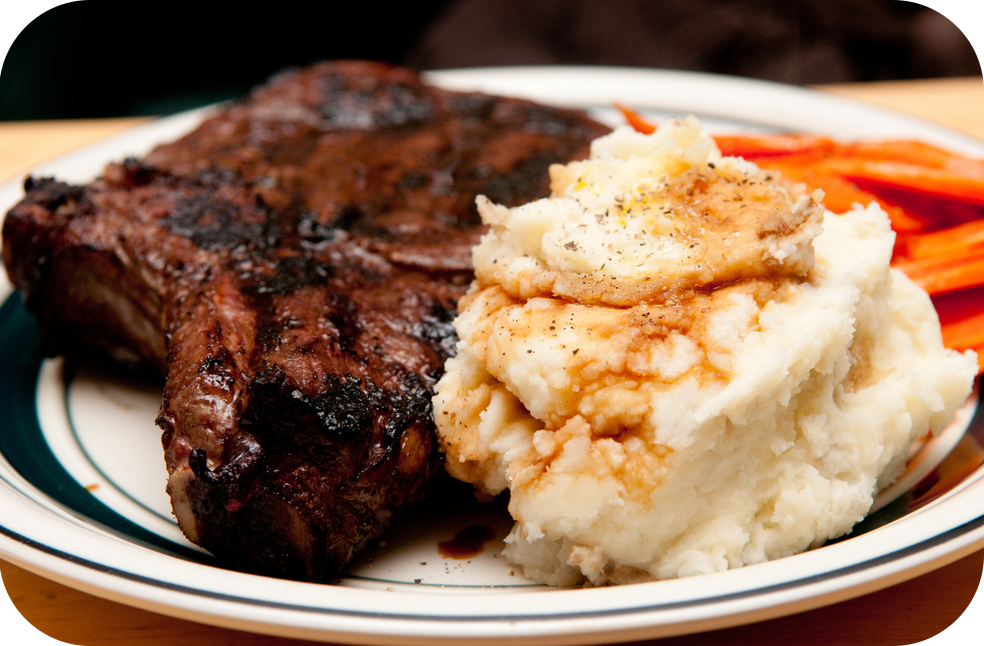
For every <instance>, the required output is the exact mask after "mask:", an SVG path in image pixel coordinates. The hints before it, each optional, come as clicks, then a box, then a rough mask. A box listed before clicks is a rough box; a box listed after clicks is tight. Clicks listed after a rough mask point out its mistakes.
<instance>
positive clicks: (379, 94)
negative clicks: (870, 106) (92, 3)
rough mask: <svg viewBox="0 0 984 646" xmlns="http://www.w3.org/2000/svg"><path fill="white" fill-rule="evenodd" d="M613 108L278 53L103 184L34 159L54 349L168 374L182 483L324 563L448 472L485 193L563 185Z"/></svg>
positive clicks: (230, 557) (308, 566) (185, 525)
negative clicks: (560, 166) (454, 393)
mask: <svg viewBox="0 0 984 646" xmlns="http://www.w3.org/2000/svg"><path fill="white" fill-rule="evenodd" d="M606 131H607V129H606V128H605V127H604V126H601V125H599V124H597V123H594V122H593V121H591V120H590V119H588V118H586V117H585V116H584V115H582V114H580V113H577V112H572V111H565V110H559V109H553V108H547V107H543V106H539V105H535V104H533V103H529V102H526V101H520V100H515V99H504V98H498V97H492V96H486V95H482V94H465V93H455V92H448V91H443V90H439V89H437V88H434V87H430V86H427V85H425V84H423V83H422V82H421V81H420V79H419V78H418V76H417V75H416V74H415V73H413V72H411V71H408V70H405V69H399V68H392V67H387V66H383V65H378V64H372V63H360V62H342V63H323V64H319V65H315V66H312V67H309V68H305V69H301V70H294V71H290V72H287V73H284V74H281V75H279V76H277V77H275V78H274V79H272V80H271V81H270V82H269V83H268V84H266V85H264V86H262V87H260V88H258V89H257V90H255V91H254V92H253V93H252V94H251V95H250V96H249V97H247V98H245V99H243V100H241V101H239V102H237V103H234V104H232V105H230V106H228V107H226V108H225V109H223V110H222V111H221V113H219V114H218V115H217V116H215V117H213V118H211V119H209V120H207V121H206V122H205V123H203V124H202V125H201V126H200V127H199V128H198V129H197V130H195V131H194V132H192V133H191V134H189V135H187V136H185V137H183V138H182V139H180V140H178V141H176V142H174V143H171V144H167V145H163V146H160V147H158V148H157V149H155V150H154V151H153V152H151V153H150V154H149V155H148V156H147V157H146V158H144V159H143V160H127V161H125V162H122V163H119V164H110V165H109V166H107V168H106V169H105V172H104V174H103V176H102V177H101V178H100V179H98V180H96V181H95V182H93V183H91V184H89V185H86V186H69V185H66V184H63V183H60V182H57V181H55V180H52V179H30V180H28V182H27V184H26V187H25V188H26V192H27V195H26V197H25V198H24V200H23V201H22V202H21V203H19V204H18V205H17V206H15V207H14V208H13V209H12V210H11V211H10V212H9V213H8V215H7V217H6V220H5V223H4V229H3V257H4V262H5V264H6V267H7V271H8V274H9V276H10V277H11V279H12V280H13V282H14V283H15V285H16V286H17V287H18V288H19V289H20V290H21V291H22V292H23V294H24V296H25V303H26V304H27V307H28V308H29V309H30V310H31V311H32V312H34V314H35V315H36V317H37V319H38V323H39V325H40V327H41V330H42V336H43V342H44V344H45V345H44V347H45V350H46V351H47V352H48V353H50V354H54V353H68V352H72V351H73V350H74V349H76V348H78V347H81V346H89V347H96V348H99V349H101V350H103V351H105V352H107V353H109V354H110V355H111V356H113V357H115V358H116V359H118V360H122V361H126V362H132V363H144V364H149V365H151V366H155V367H156V368H158V369H159V370H160V371H161V372H162V373H163V374H164V375H165V376H166V382H165V390H164V395H163V400H162V404H161V409H160V414H159V417H158V420H157V422H158V424H159V425H160V426H161V428H162V429H163V444H164V449H165V460H166V464H167V471H168V474H169V481H168V491H169V494H170V496H171V500H172V505H173V508H174V512H175V516H176V518H177V519H178V523H179V525H180V527H181V529H182V530H183V531H184V532H185V534H186V535H187V536H188V538H189V539H191V540H192V541H194V542H195V543H198V544H200V545H202V546H203V547H205V548H206V549H208V550H209V551H211V552H212V553H213V554H214V555H215V556H216V557H218V558H219V559H220V560H221V561H222V562H223V563H224V564H226V565H227V566H229V567H233V568H237V569H242V570H246V571H250V572H256V573H262V574H268V575H273V576H280V577H287V578H294V579H302V580H310V581H326V580H330V579H331V578H332V577H334V576H336V575H337V574H338V573H339V571H340V570H341V568H342V567H344V565H345V564H346V563H347V562H348V561H349V560H350V559H351V558H352V557H353V555H354V554H356V553H357V552H358V551H359V550H360V549H362V548H363V547H364V546H365V545H366V544H367V543H368V542H369V541H371V540H372V539H373V538H375V537H377V536H379V534H380V533H381V532H382V531H383V529H384V528H385V527H387V526H388V525H389V524H390V523H391V522H393V521H394V520H395V519H396V518H398V517H399V516H400V515H401V514H402V513H403V511H404V510H405V509H406V507H407V506H408V505H409V504H410V503H412V502H413V501H415V500H416V499H418V498H419V497H420V496H421V495H422V493H423V490H424V488H425V486H426V485H427V483H428V482H429V481H430V480H431V478H432V476H433V475H435V474H436V473H437V472H438V471H439V467H440V459H441V457H440V454H439V452H438V450H437V443H436V441H435V436H434V428H433V421H432V419H431V405H430V398H431V389H432V387H433V385H434V383H435V381H436V380H437V379H438V378H439V377H440V374H441V372H442V370H443V365H444V361H445V359H447V358H448V356H450V355H451V354H452V352H453V350H454V343H455V340H456V339H455V337H454V331H453V328H452V327H451V324H450V322H451V319H452V318H453V316H454V313H455V308H456V302H457V299H458V298H459V297H460V296H461V295H462V294H463V293H464V290H465V288H466V286H467V284H468V283H469V281H470V278H471V264H470V249H471V246H472V245H473V243H474V242H475V241H476V240H477V239H478V237H479V236H480V235H481V228H480V223H479V220H478V218H477V216H476V213H475V207H474V201H475V196H476V195H477V194H480V193H481V194H486V195H488V196H489V197H491V198H492V199H494V200H496V201H499V202H502V203H505V204H510V205H515V204H517V203H520V202H524V201H528V200H531V199H535V198H538V197H541V196H544V195H546V194H547V193H548V192H549V187H548V176H547V166H548V165H549V164H550V163H553V162H562V161H566V160H569V159H574V158H578V157H584V156H586V155H587V152H588V144H589V142H590V141H591V140H592V139H594V138H595V137H597V136H599V135H601V134H603V133H605V132H606Z"/></svg>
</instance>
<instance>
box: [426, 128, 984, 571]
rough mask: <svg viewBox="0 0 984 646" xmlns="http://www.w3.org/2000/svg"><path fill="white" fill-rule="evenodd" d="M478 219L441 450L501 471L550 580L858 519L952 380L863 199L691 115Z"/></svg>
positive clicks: (716, 567) (762, 552) (522, 560)
mask: <svg viewBox="0 0 984 646" xmlns="http://www.w3.org/2000/svg"><path fill="white" fill-rule="evenodd" d="M551 179H552V185H551V187H552V191H553V195H552V197H551V198H549V199H545V200H540V201H537V202H533V203H531V204H527V205H524V206H521V207H518V208H515V209H506V208H504V207H501V206H497V205H495V204H492V203H491V202H489V201H488V200H486V199H484V198H480V199H479V212H480V213H481V215H482V217H483V219H484V220H485V222H486V223H487V224H489V225H490V226H491V230H490V231H489V233H488V234H487V235H486V236H485V237H484V238H483V240H482V242H481V244H480V245H479V246H478V247H477V248H476V249H475V252H474V258H475V265H476V276H477V280H476V282H475V284H474V285H473V288H472V290H471V291H470V292H469V294H468V296H467V297H466V298H465V299H463V300H462V303H461V304H460V307H459V309H460V315H459V317H458V318H457V319H456V321H455V327H456V329H457V331H458V335H459V337H460V339H461V341H460V343H459V345H458V354H457V356H456V357H455V358H453V359H451V360H450V361H449V362H448V365H447V373H446V375H445V376H444V378H443V379H442V380H441V382H440V383H439V384H438V392H437V395H436V397H435V400H434V403H435V418H436V421H437V427H438V432H439V436H440V439H441V443H442V445H443V447H444V449H445V451H446V456H447V468H448V470H449V471H450V473H451V474H452V475H453V476H455V477H456V478H459V479H461V480H464V481H467V482H470V483H472V484H474V486H475V487H476V490H477V491H478V492H480V493H482V494H484V495H490V496H491V495H496V494H498V493H500V492H502V491H504V490H506V489H508V490H509V492H510V502H509V510H510V513H511V514H512V516H513V518H514V519H515V521H516V525H515V527H514V529H513V531H512V533H511V534H510V536H509V537H508V539H507V545H506V548H505V552H504V553H505V555H506V557H507V558H508V559H509V560H510V561H512V562H513V563H515V564H516V565H518V566H520V567H522V569H523V571H524V573H525V574H526V576H528V577H530V578H532V579H534V580H537V581H541V582H544V583H548V584H551V585H573V584H578V583H584V582H586V581H587V582H590V583H591V584H594V585H601V584H605V583H609V582H611V583H624V582H633V581H640V580H650V579H663V578H669V577H677V576H687V575H692V574H698V573H703V572H716V571H721V570H725V569H727V568H733V567H739V566H742V565H746V564H751V563H759V562H762V561H766V560H769V559H774V558H779V557H782V556H786V555H790V554H794V553H796V552H800V551H802V550H805V549H808V548H810V547H813V546H818V545H820V544H822V543H823V542H824V541H825V540H827V539H829V538H833V537H836V536H839V535H842V534H844V533H846V532H848V531H850V529H851V527H852V526H853V525H854V524H855V523H856V522H858V521H859V520H860V519H861V518H862V517H863V516H864V515H865V514H866V513H867V511H868V509H869V507H870V506H871V503H872V495H873V493H875V492H876V491H877V490H878V489H879V488H880V487H882V486H884V485H887V484H889V483H890V482H891V481H892V480H893V479H894V478H895V477H896V476H897V475H898V474H899V473H900V471H901V469H902V468H903V466H904V460H905V456H906V455H907V450H908V448H909V446H910V444H911V443H912V442H913V441H914V440H915V439H916V438H918V437H920V436H922V435H923V434H925V433H926V432H927V431H928V430H930V429H933V430H938V429H942V428H943V427H944V426H945V425H946V424H947V423H948V422H949V421H950V420H951V418H952V416H953V413H954V411H955V409H956V408H957V407H958V406H960V405H961V404H962V403H963V402H964V401H965V399H966V397H967V396H968V394H969V393H970V389H971V386H972V382H973V379H974V376H975V374H976V372H977V364H976V359H975V357H974V355H973V353H971V352H968V353H967V354H966V355H961V354H958V353H956V352H952V351H948V350H945V349H944V348H943V347H942V343H941V340H940V329H939V323H938V320H937V318H936V314H935V312H934V310H933V307H932V305H931V303H930V300H929V298H928V297H927V295H926V294H925V292H923V291H922V290H920V289H919V288H918V287H916V286H915V285H914V284H913V283H912V282H911V281H909V280H908V279H907V278H906V277H905V276H904V275H902V274H901V273H899V272H897V271H894V270H891V269H890V268H889V265H888V263H889V259H890V257H891V253H892V244H893V239H894V234H893V233H892V231H891V229H890V227H889V222H888V218H887V217H886V215H885V213H884V212H883V211H882V210H881V209H880V208H879V207H878V206H877V205H876V204H872V205H871V206H869V207H868V208H857V209H856V210H854V211H852V212H850V213H847V214H845V215H834V214H832V213H829V212H825V211H824V210H823V209H822V207H821V206H819V204H818V202H819V201H820V200H821V199H822V194H821V193H819V192H817V193H816V194H813V195H801V194H799V192H798V191H797V190H796V189H795V188H794V187H789V186H787V185H785V184H783V183H782V182H780V181H779V180H778V178H776V177H773V176H771V175H769V174H768V173H766V172H764V171H762V170H760V169H758V168H757V167H756V166H754V165H752V164H750V163H748V162H745V161H743V160H741V159H734V158H722V157H721V155H720V153H719V152H718V151H717V149H716V147H715V146H714V143H713V141H712V140H711V139H710V138H708V137H707V136H705V135H703V134H702V133H701V132H700V129H699V124H698V123H697V122H696V121H695V120H693V119H689V120H684V121H680V122H670V123H668V124H665V125H663V126H661V127H660V129H659V130H658V131H657V132H656V133H655V134H653V135H641V134H638V133H635V132H633V131H631V130H629V129H627V128H625V129H618V130H616V131H615V132H614V133H612V134H611V135H608V136H606V137H603V138H601V139H599V140H597V141H596V142H594V144H593V146H592V154H591V158H590V159H589V160H587V161H583V162H574V163H571V164H569V165H567V166H564V167H561V166H556V167H554V168H552V169H551Z"/></svg>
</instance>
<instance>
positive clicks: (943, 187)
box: [826, 159, 984, 206]
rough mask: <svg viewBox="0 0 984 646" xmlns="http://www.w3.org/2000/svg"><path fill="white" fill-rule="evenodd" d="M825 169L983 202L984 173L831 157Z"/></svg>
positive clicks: (867, 179)
mask: <svg viewBox="0 0 984 646" xmlns="http://www.w3.org/2000/svg"><path fill="white" fill-rule="evenodd" d="M826 166H827V169H828V170H829V171H830V172H832V173H834V174H836V175H839V176H841V177H845V178H847V179H850V180H854V181H865V182H867V183H869V184H872V185H876V184H877V185H882V186H886V187H889V188H895V189H900V190H904V191H913V192H918V193H923V194H925V195H929V196H933V197H939V198H945V199H949V200H953V201H959V202H964V203H967V204H973V205H976V206H984V173H981V174H977V173H970V172H968V173H955V172H953V171H952V170H949V169H938V168H927V167H924V166H915V165H913V164H904V163H901V162H873V161H872V162H869V161H864V160H859V159H831V160H828V161H827V163H826Z"/></svg>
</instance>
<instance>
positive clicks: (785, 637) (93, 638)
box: [0, 78, 984, 646]
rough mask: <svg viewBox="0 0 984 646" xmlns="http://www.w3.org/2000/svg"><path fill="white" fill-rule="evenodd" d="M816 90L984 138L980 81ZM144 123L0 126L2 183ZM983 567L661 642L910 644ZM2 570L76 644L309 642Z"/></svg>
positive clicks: (966, 566)
mask: <svg viewBox="0 0 984 646" xmlns="http://www.w3.org/2000/svg"><path fill="white" fill-rule="evenodd" d="M822 89H824V90H826V91H830V92H834V93H837V94H841V95H844V96H848V97H852V98H854V99H858V100H861V101H868V102H871V103H875V104H879V105H883V106H887V107H891V108H895V109H898V110H901V111H905V112H910V113H913V114H916V115H918V116H921V117H924V118H926V119H930V120H932V121H936V122H939V123H942V124H945V125H948V126H950V127H953V128H956V129H958V130H962V131H964V132H966V133H968V134H971V135H974V136H976V137H978V138H981V139H984V82H982V80H981V79H980V78H973V79H947V80H932V81H908V82H891V83H872V84H857V85H841V86H828V87H824V88H822ZM142 121H144V119H106V120H95V121H68V122H29V123H0V179H5V178H8V177H13V176H15V175H19V174H21V173H23V172H24V171H25V170H27V169H28V168H30V167H31V166H33V165H34V164H36V163H38V162H41V161H44V160H45V159H48V158H50V157H53V156H55V155H58V154H60V153H62V152H65V151H67V150H70V149H72V148H74V147H76V146H79V145H82V144H84V143H87V142H89V141H93V140H96V139H99V138H101V137H104V136H106V135H109V134H112V133H115V132H119V131H121V130H124V129H126V128H129V127H132V126H133V125H136V124H138V123H141V122H142ZM982 569H984V550H982V551H980V552H977V553H976V554H972V555H970V556H967V557H965V558H963V559H961V560H959V561H957V562H955V563H953V564H951V565H949V566H946V567H944V568H942V569H939V570H936V571H935V572H930V573H929V574H925V575H923V576H921V577H918V578H916V579H913V580H911V581H908V582H905V583H902V584H899V585H896V586H894V587H891V588H887V589H885V590H881V591H879V592H875V593H872V594H869V595H866V596H863V597H859V598H857V599H853V600H851V601H846V602H843V603H839V604H836V605H833V606H828V607H826V608H821V609H818V610H813V611H810V612H805V613H801V614H798V615H793V616H790V617H785V618H781V619H775V620H771V621H765V622H760V623H756V624H751V625H748V626H741V627H737V628H731V629H725V630H719V631H715V632H711V633H703V634H699V635H691V636H687V637H679V638H671V639H668V640H663V641H660V642H659V643H660V644H662V645H665V646H675V645H684V644H687V645H705V646H706V645H712V644H739V645H740V644H756V645H760V644H798V645H803V646H812V645H816V646H820V645H823V646H839V645H844V646H856V645H858V644H864V645H866V646H895V645H897V644H908V643H914V642H918V641H921V640H924V639H927V638H929V637H931V636H933V635H935V634H937V633H939V632H940V631H941V630H943V629H944V628H946V627H947V626H949V625H950V624H951V623H952V622H953V621H954V620H955V619H956V618H957V617H958V616H960V614H961V613H962V612H963V610H964V609H965V608H966V607H967V605H968V604H969V603H970V601H971V599H972V598H973V596H974V593H975V592H976V590H977V588H978V585H979V584H980V581H981V574H982ZM0 574H2V576H3V583H4V585H5V586H6V588H7V592H8V593H9V595H10V597H11V599H12V600H13V602H14V605H15V606H16V607H17V609H18V610H19V611H20V612H21V613H22V614H23V615H24V616H25V617H26V618H27V619H28V620H29V621H30V622H31V623H32V624H34V625H35V626H36V627H38V628H39V629H40V630H42V631H43V632H45V633H47V634H48V635H51V636H52V637H55V638H57V639H59V640H62V641H65V642H68V643H72V644H85V645H93V646H94V645H96V644H98V645H105V646H164V645H171V644H177V643H189V644H193V643H201V644H208V645H209V646H225V645H227V644H228V645H232V644H236V645H237V646H259V645H264V646H269V645H281V646H283V645H288V644H302V643H309V642H300V641H297V640H292V639H277V638H272V637H266V636H262V635H254V634H250V633H243V632H237V631H234V630H227V629H222V628H214V627H211V626H205V625H201V624H195V623H191V622H188V621H182V620H177V619H173V618H170V617H166V616H163V615H157V614H154V613H150V612H145V611H143V610H137V609H134V608H130V607H128V606H124V605H120V604H117V603H113V602H110V601H106V600H103V599H100V598H98V597H94V596H91V595H88V594H84V593H82V592H78V591H75V590H73V589H71V588H67V587H65V586H62V585H59V584H57V583H54V582H52V581H49V580H47V579H44V578H42V577H39V576H37V575H35V574H32V573H30V572H27V571H26V570H23V569H21V568H19V567H16V566H14V565H12V564H9V563H5V562H2V561H0ZM981 623H984V622H981ZM0 641H3V639H2V638H0Z"/></svg>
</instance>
